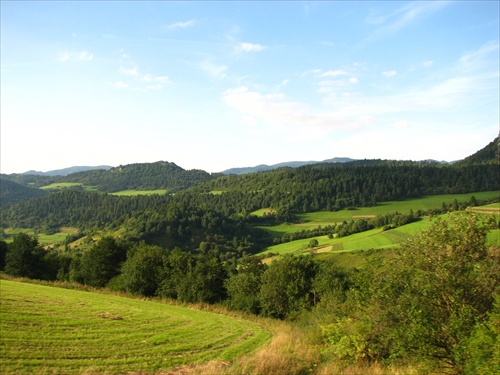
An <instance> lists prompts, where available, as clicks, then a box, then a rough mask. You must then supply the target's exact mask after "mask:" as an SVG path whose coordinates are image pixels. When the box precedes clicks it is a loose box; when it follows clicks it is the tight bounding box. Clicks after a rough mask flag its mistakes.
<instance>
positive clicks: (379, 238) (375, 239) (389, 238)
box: [260, 214, 500, 255]
mask: <svg viewBox="0 0 500 375" xmlns="http://www.w3.org/2000/svg"><path fill="white" fill-rule="evenodd" d="M447 215H449V214H445V215H440V216H439V217H441V218H444V219H446V217H447ZM432 220H433V219H431V218H424V219H422V220H419V221H416V222H413V223H410V224H407V225H404V226H401V227H398V228H394V229H390V230H386V231H384V230H383V229H382V228H376V229H372V230H368V231H365V232H360V233H355V234H351V235H349V236H345V237H341V238H328V236H318V237H314V238H315V239H316V240H317V241H318V246H317V247H315V248H314V249H311V248H310V247H309V241H311V239H312V238H305V239H301V240H296V241H291V242H287V243H282V244H279V245H274V246H269V247H267V248H265V249H264V250H263V251H262V252H261V253H260V254H267V253H273V254H279V255H283V254H295V255H298V254H302V253H305V252H311V251H312V252H314V253H316V254H322V253H339V252H352V251H358V250H372V249H386V248H394V247H399V246H401V244H402V243H403V242H404V241H406V240H407V239H408V238H409V237H411V236H413V235H415V234H417V233H420V232H421V231H423V230H425V229H427V228H428V227H429V226H430V225H431V223H432ZM487 244H488V245H489V246H497V247H498V246H500V230H499V229H493V230H491V231H490V232H489V233H488V235H487Z"/></svg>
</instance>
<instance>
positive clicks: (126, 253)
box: [0, 139, 500, 374]
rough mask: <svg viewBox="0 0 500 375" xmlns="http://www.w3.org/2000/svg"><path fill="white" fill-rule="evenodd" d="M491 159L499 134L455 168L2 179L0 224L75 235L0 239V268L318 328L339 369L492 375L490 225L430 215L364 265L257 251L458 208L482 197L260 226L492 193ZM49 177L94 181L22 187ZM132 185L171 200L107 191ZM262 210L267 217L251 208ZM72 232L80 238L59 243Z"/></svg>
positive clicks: (138, 172) (143, 168)
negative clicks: (305, 223)
mask: <svg viewBox="0 0 500 375" xmlns="http://www.w3.org/2000/svg"><path fill="white" fill-rule="evenodd" d="M492 145H493V146H492ZM499 166H500V163H499V159H498V139H495V141H494V142H492V143H491V144H489V145H488V146H487V147H486V148H485V149H483V150H481V151H479V152H478V153H476V154H474V155H472V156H471V157H469V158H467V159H464V161H462V162H458V163H456V164H453V165H446V164H440V163H433V162H410V161H388V160H362V161H354V162H349V163H342V164H337V163H321V164H313V165H306V166H302V167H298V168H289V167H287V168H281V169H278V170H274V171H265V172H259V173H253V174H245V175H210V174H208V173H206V172H203V171H197V170H193V171H185V170H183V169H182V168H180V167H178V166H176V165H175V164H173V163H166V162H158V163H152V164H133V165H129V166H121V167H117V168H112V169H111V170H109V171H104V170H94V171H87V172H80V173H74V174H71V175H68V176H65V177H61V176H59V177H47V176H26V175H9V176H5V175H2V200H4V199H6V198H8V197H9V196H11V195H12V194H11V193H15V194H18V196H21V197H24V198H26V199H24V198H22V201H20V202H17V203H12V204H9V205H3V207H2V211H1V214H2V233H3V232H4V230H5V229H7V228H8V227H21V228H34V229H35V231H36V232H44V233H55V232H57V231H58V230H59V229H60V228H61V227H63V226H65V227H76V228H78V233H75V234H73V235H68V238H67V246H66V247H65V248H64V249H62V248H60V249H53V248H49V249H44V248H43V247H42V246H41V245H40V244H39V242H38V240H37V238H36V236H30V235H27V234H23V233H21V234H18V235H16V236H14V237H13V238H12V239H11V240H9V243H7V242H6V241H3V240H0V269H1V270H3V271H4V272H5V273H7V274H9V275H12V276H20V277H29V278H35V279H43V280H60V281H69V282H77V283H82V284H86V285H90V286H94V287H98V288H101V287H106V288H109V289H112V290H116V291H123V292H128V293H133V294H138V295H144V296H156V297H168V298H173V299H178V300H180V301H184V302H206V303H219V304H223V305H224V306H226V307H228V308H230V309H234V310H241V311H244V312H247V313H250V314H258V315H262V316H266V317H271V318H276V319H286V320H289V321H293V322H295V323H296V324H299V325H302V326H304V327H305V328H306V329H307V330H309V331H311V332H313V334H314V335H316V336H317V337H318V340H319V341H320V343H321V345H324V347H325V353H326V354H325V355H328V356H331V357H332V358H335V359H336V360H338V361H340V362H341V363H346V364H348V363H384V364H387V365H389V366H390V365H391V364H398V363H406V364H408V363H414V364H419V366H424V367H423V368H424V369H427V370H428V371H444V372H446V371H448V372H451V373H457V374H486V373H490V372H491V371H490V370H491V369H498V370H499V371H500V369H499V368H498V363H496V362H495V360H496V359H498V355H500V354H499V353H500V351H499V348H498V345H499V344H498V336H499V335H500V332H499V331H498V326H497V325H498V323H497V322H498V319H499V315H500V311H499V308H500V295H499V294H498V288H499V283H500V278H499V275H500V266H499V265H500V259H499V252H498V249H489V248H487V246H486V234H487V232H488V231H489V230H491V229H494V228H498V226H499V223H498V222H497V221H498V219H495V218H493V219H490V220H483V219H481V218H480V217H478V216H475V215H473V214H467V215H466V214H463V215H450V218H449V219H448V220H442V219H436V220H434V223H433V225H432V226H431V228H430V229H428V230H427V231H426V232H423V233H421V234H419V235H417V236H415V237H413V238H412V239H411V240H410V241H408V242H406V243H405V244H404V245H402V246H401V248H397V249H392V250H391V253H390V254H391V255H390V256H383V255H382V254H380V256H375V257H373V258H370V259H371V260H370V262H367V266H366V267H363V268H356V267H353V268H341V267H338V266H336V265H335V264H333V263H332V262H329V261H328V260H322V258H317V257H314V256H313V255H303V256H291V255H287V256H283V257H281V259H280V260H278V261H274V262H273V263H272V264H271V265H269V264H264V263H263V258H262V257H259V256H253V255H254V254H256V253H258V252H259V251H260V250H261V249H263V248H264V247H265V246H268V245H271V244H273V243H274V244H276V243H283V242H288V241H293V240H296V239H298V238H313V237H315V236H318V235H331V236H336V237H343V236H349V235H351V234H353V233H357V232H362V231H366V230H368V229H371V228H390V227H395V226H400V225H405V224H407V223H410V222H412V221H415V220H418V219H419V218H421V217H422V216H426V215H435V214H438V213H445V212H449V211H457V210H458V211H460V210H462V211H463V210H465V208H466V207H467V206H474V205H478V204H481V203H485V202H478V201H477V200H476V199H475V198H471V200H470V201H469V202H457V201H455V202H453V204H452V205H450V206H446V205H443V207H441V208H439V207H436V209H435V210H433V211H432V212H421V211H415V212H414V211H413V210H412V211H410V212H407V213H398V212H391V213H389V214H386V215H379V216H376V217H371V218H364V219H360V220H356V221H354V220H353V221H352V222H349V223H348V222H344V223H337V224H335V225H331V226H324V227H321V228H320V227H319V228H317V229H309V230H302V231H298V232H294V233H290V234H285V235H283V236H278V237H274V238H271V237H270V236H269V235H268V234H267V232H266V231H264V230H262V229H259V228H258V227H257V225H264V224H266V225H271V224H279V223H285V222H293V221H295V220H297V214H300V213H307V212H315V211H336V210H341V209H353V208H356V207H364V206H376V205H377V204H380V203H381V202H384V201H393V200H404V199H410V198H416V197H423V196H427V195H436V194H458V193H469V192H479V191H495V190H496V191H498V190H500V174H499V169H498V168H499ZM53 182H77V183H80V184H82V185H87V186H98V190H99V191H86V190H84V189H82V188H78V187H77V188H73V187H70V188H65V189H61V190H59V191H53V192H50V193H41V194H40V196H39V197H31V196H32V194H31V193H32V191H33V190H34V191H41V190H39V189H35V188H34V187H36V186H46V185H47V184H50V183H53ZM4 189H5V190H4ZM25 189H29V190H25ZM127 189H141V190H148V189H151V190H154V189H165V190H167V191H168V192H169V194H152V195H137V196H115V195H111V194H108V193H107V192H114V191H120V190H127ZM37 194H38V193H37ZM20 200H21V199H20ZM262 208H265V209H267V210H268V212H267V214H266V215H264V216H257V215H254V214H252V212H254V211H256V210H258V209H262ZM76 239H80V240H81V242H80V245H79V246H68V245H69V244H70V243H72V242H73V241H74V240H76ZM312 241H314V240H311V246H312V247H314V246H315V244H314V243H313V242H312ZM360 256H364V255H362V254H361V255H360ZM492 366H493V367H492ZM495 366H496V367H495Z"/></svg>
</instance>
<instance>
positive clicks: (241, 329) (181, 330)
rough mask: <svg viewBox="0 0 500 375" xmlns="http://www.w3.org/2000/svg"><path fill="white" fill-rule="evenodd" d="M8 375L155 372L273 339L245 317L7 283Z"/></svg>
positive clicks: (2, 348)
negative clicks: (244, 318)
mask: <svg viewBox="0 0 500 375" xmlns="http://www.w3.org/2000/svg"><path fill="white" fill-rule="evenodd" d="M0 288H1V293H0V298H1V303H0V317H1V318H0V330H1V332H2V335H1V336H0V342H1V344H0V357H1V358H2V360H1V362H0V370H1V372H2V373H3V374H40V373H58V374H82V373H109V374H117V373H153V372H158V371H166V370H171V369H174V368H179V367H182V366H188V365H193V364H197V363H202V362H209V361H232V360H234V359H235V358H238V357H240V356H242V355H249V354H251V353H253V352H254V351H255V350H256V349H258V348H259V347H261V346H262V345H264V344H266V343H267V342H268V341H269V338H270V334H269V333H268V332H266V331H265V330H264V329H263V328H261V327H259V326H258V325H257V324H255V323H252V322H250V321H247V320H243V319H241V318H236V317H231V316H228V315H222V314H216V313H213V312H209V311H202V310H197V309H193V308H190V307H183V306H174V305H169V304H166V303H159V302H153V301H144V300H138V299H132V298H125V297H118V296H115V295H107V294H98V293H89V292H84V291H79V290H70V289H61V288H56V287H49V286H43V285H35V284H28V283H21V282H15V281H9V280H2V282H1V284H0Z"/></svg>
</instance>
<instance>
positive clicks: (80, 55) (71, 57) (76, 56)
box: [58, 51, 94, 62]
mask: <svg viewBox="0 0 500 375" xmlns="http://www.w3.org/2000/svg"><path fill="white" fill-rule="evenodd" d="M93 59H94V54H93V53H91V52H87V51H82V52H61V53H60V54H59V57H58V60H59V62H67V61H92V60H93Z"/></svg>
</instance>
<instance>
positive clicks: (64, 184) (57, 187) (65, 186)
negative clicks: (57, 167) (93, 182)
mask: <svg viewBox="0 0 500 375" xmlns="http://www.w3.org/2000/svg"><path fill="white" fill-rule="evenodd" d="M74 187H81V188H82V189H84V190H87V191H97V186H89V185H83V184H82V183H80V182H54V183H53V184H50V185H45V186H41V187H40V189H42V190H61V189H68V188H74Z"/></svg>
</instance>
